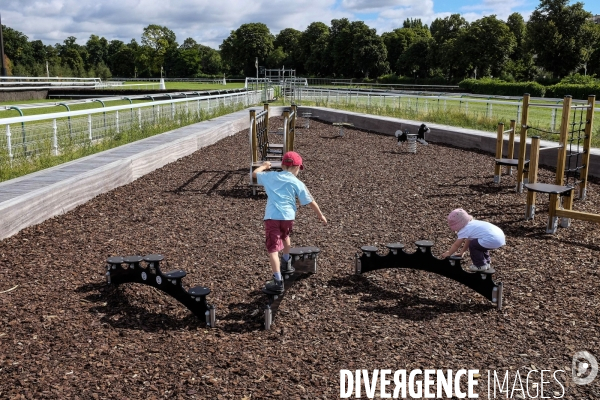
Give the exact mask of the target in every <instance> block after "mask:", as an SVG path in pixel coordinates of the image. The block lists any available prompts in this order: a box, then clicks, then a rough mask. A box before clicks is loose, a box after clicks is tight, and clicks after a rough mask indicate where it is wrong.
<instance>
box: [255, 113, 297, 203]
mask: <svg viewBox="0 0 600 400" xmlns="http://www.w3.org/2000/svg"><path fill="white" fill-rule="evenodd" d="M297 111H298V110H297V106H296V105H292V106H291V108H290V109H285V110H284V112H283V143H279V144H273V143H269V105H268V104H265V105H264V109H263V110H262V111H260V112H258V113H257V112H256V110H250V153H251V161H250V186H251V187H252V194H256V188H257V187H258V186H259V185H258V184H257V182H256V180H255V179H254V178H253V177H252V172H254V170H255V169H257V168H258V167H260V166H261V165H262V163H263V162H265V161H270V162H271V169H272V170H280V169H281V157H282V156H283V154H284V153H286V152H288V151H293V150H294V139H295V136H296V115H297V114H298V112H297Z"/></svg>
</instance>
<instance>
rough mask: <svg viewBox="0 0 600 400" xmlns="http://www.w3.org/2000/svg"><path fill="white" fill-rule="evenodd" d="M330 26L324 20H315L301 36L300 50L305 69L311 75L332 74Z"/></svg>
mask: <svg viewBox="0 0 600 400" xmlns="http://www.w3.org/2000/svg"><path fill="white" fill-rule="evenodd" d="M328 46H329V27H328V26H327V25H325V24H324V23H323V22H313V23H311V24H310V25H308V26H307V27H306V29H305V30H304V31H303V32H302V36H301V38H300V51H301V55H302V60H303V61H304V67H303V70H304V71H305V72H306V73H308V74H309V75H314V76H327V75H329V74H331V65H332V61H331V56H330V53H329V50H328Z"/></svg>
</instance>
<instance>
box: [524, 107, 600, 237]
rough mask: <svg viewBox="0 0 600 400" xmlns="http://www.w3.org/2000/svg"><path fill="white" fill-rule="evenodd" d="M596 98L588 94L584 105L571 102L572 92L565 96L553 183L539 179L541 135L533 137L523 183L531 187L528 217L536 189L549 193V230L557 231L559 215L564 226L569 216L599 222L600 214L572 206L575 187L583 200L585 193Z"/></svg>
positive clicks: (533, 211) (531, 215)
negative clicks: (540, 181)
mask: <svg viewBox="0 0 600 400" xmlns="http://www.w3.org/2000/svg"><path fill="white" fill-rule="evenodd" d="M595 102H596V98H595V96H589V97H588V101H587V104H585V105H572V98H571V96H566V97H565V98H564V100H563V107H562V121H561V126H560V140H559V143H560V144H559V146H558V147H557V149H558V154H557V163H556V177H555V182H554V184H548V183H538V182H537V173H538V160H539V152H540V145H539V140H540V138H539V136H535V137H533V138H532V145H531V150H530V156H531V157H530V162H529V165H530V168H529V176H528V178H529V179H528V180H529V182H528V183H526V184H525V185H524V186H525V188H526V189H527V191H528V192H527V208H526V212H525V217H526V219H532V218H533V217H534V215H535V197H536V193H547V194H549V195H550V203H549V211H548V213H549V218H548V226H547V228H546V233H555V232H556V229H557V227H558V219H559V218H562V220H561V226H562V227H568V226H569V223H570V219H578V220H584V221H592V222H597V223H600V214H592V213H586V212H581V211H574V210H573V200H574V197H575V195H576V194H575V190H576V189H577V195H578V198H579V199H580V200H585V197H586V192H587V182H588V167H589V162H590V148H591V141H592V128H593V121H594V107H595ZM525 126H526V124H525ZM525 130H526V128H525ZM521 143H523V142H521ZM521 148H523V151H522V152H521V151H520V153H525V151H524V148H525V146H521ZM523 158H524V157H523Z"/></svg>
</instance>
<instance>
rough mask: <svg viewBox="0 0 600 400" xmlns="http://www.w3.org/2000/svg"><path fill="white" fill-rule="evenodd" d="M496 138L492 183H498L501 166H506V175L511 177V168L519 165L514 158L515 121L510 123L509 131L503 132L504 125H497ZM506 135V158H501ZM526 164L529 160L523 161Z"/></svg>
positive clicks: (501, 123)
mask: <svg viewBox="0 0 600 400" xmlns="http://www.w3.org/2000/svg"><path fill="white" fill-rule="evenodd" d="M496 133H497V138H496V166H495V167H494V183H500V179H501V172H502V171H501V169H502V166H506V172H505V173H506V175H512V170H513V168H516V167H517V166H518V165H519V160H518V159H517V158H514V153H515V120H514V119H512V120H511V121H510V129H508V130H506V131H505V130H504V123H503V122H499V123H498V131H497V132H496ZM506 133H508V147H507V151H506V153H507V154H506V158H503V157H502V148H503V147H504V135H505V134H506ZM525 163H526V164H528V163H529V160H525Z"/></svg>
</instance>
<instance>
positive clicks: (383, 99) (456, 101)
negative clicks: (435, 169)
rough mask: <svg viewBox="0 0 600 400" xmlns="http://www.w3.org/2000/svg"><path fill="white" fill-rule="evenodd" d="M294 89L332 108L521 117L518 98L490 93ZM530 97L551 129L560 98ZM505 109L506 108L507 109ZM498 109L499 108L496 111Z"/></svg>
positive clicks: (303, 97) (297, 94)
mask: <svg viewBox="0 0 600 400" xmlns="http://www.w3.org/2000/svg"><path fill="white" fill-rule="evenodd" d="M294 90H295V92H294V94H295V99H296V101H297V102H298V104H300V103H301V102H302V101H303V100H305V101H314V102H317V101H318V102H322V103H323V104H324V105H325V106H334V107H335V106H337V105H346V106H348V105H349V106H352V105H354V106H366V107H382V108H391V109H397V110H404V111H410V112H414V113H421V112H422V113H428V112H432V111H450V110H455V111H460V112H463V113H465V114H471V115H477V116H485V117H487V118H493V117H503V116H504V117H505V116H506V115H511V114H512V116H511V117H510V119H515V120H516V121H520V120H521V113H522V109H523V103H522V101H521V100H522V98H517V97H511V98H506V97H502V98H505V99H507V100H502V99H494V98H493V97H491V96H488V97H487V98H481V96H476V97H475V98H474V97H472V96H471V95H464V94H462V95H461V94H458V95H451V94H443V95H438V94H433V95H419V94H406V93H393V92H381V91H368V90H344V89H328V88H305V87H296V88H295V89H294ZM531 100H532V101H533V100H537V101H544V102H548V103H544V104H530V106H532V107H538V108H540V109H548V111H546V112H544V115H543V116H542V117H541V118H542V119H543V121H544V122H547V124H548V126H549V127H550V128H551V129H552V130H555V129H556V127H557V120H558V118H560V112H557V110H560V109H562V99H546V98H531ZM573 102H574V103H578V104H580V105H584V104H586V103H587V102H586V101H585V100H573ZM469 105H471V108H469ZM507 108H509V110H508V111H507ZM495 110H496V111H495ZM498 110H502V111H500V112H499V111H498ZM540 112H543V111H540ZM594 112H600V108H595V109H594ZM513 116H514V117H513ZM530 119H531V117H530Z"/></svg>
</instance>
